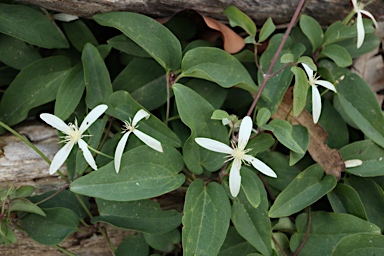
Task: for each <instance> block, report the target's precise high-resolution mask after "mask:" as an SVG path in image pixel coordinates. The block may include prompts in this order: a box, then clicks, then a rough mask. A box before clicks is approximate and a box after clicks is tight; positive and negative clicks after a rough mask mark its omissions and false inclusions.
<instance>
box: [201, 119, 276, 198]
mask: <svg viewBox="0 0 384 256" xmlns="http://www.w3.org/2000/svg"><path fill="white" fill-rule="evenodd" d="M251 131H252V119H251V118H250V117H249V116H246V117H244V119H243V121H242V122H241V125H240V131H239V141H238V143H237V147H236V145H234V143H233V144H232V146H233V148H231V147H230V146H228V145H226V144H224V143H222V142H220V141H216V140H212V139H208V138H195V141H196V143H197V144H199V145H200V146H202V147H203V148H206V149H209V150H211V151H215V152H219V153H225V154H228V155H229V156H228V157H229V159H228V160H227V161H229V160H233V163H232V167H231V170H230V173H229V189H230V191H231V194H232V196H233V197H236V196H237V195H238V194H239V191H240V185H241V176H240V169H241V164H242V162H244V163H246V164H247V163H251V164H252V165H253V167H255V168H256V169H257V170H259V171H260V172H262V173H264V174H265V175H268V176H271V177H274V178H275V177H277V175H276V173H275V172H274V171H273V170H272V169H271V168H270V167H269V166H267V165H266V164H265V163H263V162H262V161H260V160H259V159H257V158H255V157H253V156H251V155H247V154H246V153H247V152H249V151H250V150H251V149H245V146H247V143H248V140H249V137H250V136H251Z"/></svg>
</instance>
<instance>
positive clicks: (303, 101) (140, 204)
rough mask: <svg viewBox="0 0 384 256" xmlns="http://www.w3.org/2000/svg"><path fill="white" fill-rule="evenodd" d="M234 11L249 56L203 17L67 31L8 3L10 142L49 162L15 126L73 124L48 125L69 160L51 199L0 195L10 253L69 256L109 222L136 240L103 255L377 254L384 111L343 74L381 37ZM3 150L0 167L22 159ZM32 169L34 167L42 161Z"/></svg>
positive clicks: (3, 109)
mask: <svg viewBox="0 0 384 256" xmlns="http://www.w3.org/2000/svg"><path fill="white" fill-rule="evenodd" d="M7 2H10V1H7ZM298 11H299V10H298ZM298 13H299V12H298ZM224 14H225V15H226V16H227V17H228V19H229V23H230V25H231V26H232V27H240V28H235V31H240V35H241V36H243V35H244V34H245V35H244V42H245V43H246V44H247V46H246V47H245V49H243V50H240V51H239V52H238V53H236V54H235V55H231V54H230V53H228V52H227V51H226V49H227V48H226V46H228V44H236V43H239V42H240V43H239V44H241V45H243V43H244V42H243V40H242V39H241V38H240V40H238V41H237V40H231V39H228V38H231V36H236V35H234V34H232V33H236V32H233V31H232V32H228V31H229V30H230V29H229V28H225V29H223V30H221V31H220V33H219V34H221V35H223V40H222V39H221V38H219V39H218V40H216V38H217V32H214V33H213V30H211V29H207V26H206V25H204V24H203V20H204V19H203V18H202V17H201V16H200V14H198V13H197V12H193V11H183V12H180V13H178V14H176V15H174V16H172V17H171V18H169V20H168V21H167V22H166V23H165V24H164V25H163V24H161V23H160V22H158V21H156V20H154V19H152V18H150V17H147V16H144V15H141V14H137V13H129V12H111V13H102V14H97V15H95V16H94V17H93V20H94V21H91V20H85V19H82V18H80V19H78V20H75V21H71V22H61V21H53V17H54V16H52V15H51V14H50V13H48V11H45V10H44V11H41V10H39V9H37V8H33V7H29V6H28V7H27V6H24V5H23V4H3V3H2V4H0V61H1V63H0V86H1V92H0V93H1V97H0V121H1V122H0V126H1V128H0V129H1V131H0V132H2V133H4V132H5V130H7V131H9V132H11V133H13V134H14V135H16V136H18V139H20V140H22V141H24V142H25V143H27V144H28V145H30V146H31V147H33V149H34V150H35V151H36V152H38V153H39V154H40V156H42V157H43V156H45V155H44V154H47V155H48V156H49V159H52V158H51V154H52V153H53V152H51V151H50V152H47V151H46V146H47V145H46V144H45V143H46V141H45V140H44V141H33V140H34V138H33V136H31V137H29V136H28V135H25V136H24V134H23V135H20V134H18V132H17V131H15V130H14V129H13V126H14V125H17V124H19V123H22V122H23V121H24V120H26V119H28V120H35V121H36V120H38V117H39V114H41V113H54V114H55V116H56V117H57V118H59V119H61V120H63V122H65V124H64V123H62V122H61V121H59V120H58V119H57V118H53V117H51V116H50V117H51V120H48V121H47V122H48V123H49V124H50V125H54V128H59V130H60V134H59V139H60V141H61V144H63V147H61V151H60V152H59V153H58V154H56V155H55V157H54V158H53V162H54V163H57V159H60V160H62V161H61V162H60V164H61V163H63V162H66V171H65V172H61V170H62V168H59V171H58V172H57V173H58V175H60V176H61V182H65V185H62V186H61V187H55V188H54V189H52V188H51V187H49V188H48V189H47V190H49V191H48V192H47V193H44V194H39V193H40V190H36V193H37V195H35V194H34V192H35V189H34V187H33V186H22V187H16V184H17V183H16V182H17V181H14V182H15V184H12V182H11V181H10V182H9V183H10V184H9V185H8V186H7V187H1V188H0V201H1V202H0V203H1V204H0V244H2V245H10V244H13V243H15V242H16V235H15V232H14V229H15V228H16V227H20V228H21V229H22V230H24V231H25V232H26V234H27V235H28V236H29V237H30V238H32V239H34V240H35V241H36V242H38V243H40V244H43V245H47V246H55V247H56V248H58V249H60V250H62V251H64V249H63V248H61V247H60V246H59V244H60V243H61V242H62V241H63V240H65V239H66V237H67V236H68V235H70V234H71V233H73V232H77V231H82V230H83V229H85V228H87V230H91V232H94V233H97V234H99V233H101V234H102V235H103V236H104V237H105V238H107V239H106V240H108V238H109V237H111V236H109V235H108V234H107V233H106V232H107V231H106V230H109V229H104V227H105V226H107V225H112V226H114V227H117V228H120V229H124V230H131V231H133V232H132V234H130V235H128V236H127V237H126V238H125V239H124V240H123V239H121V240H123V242H121V244H120V245H118V246H117V247H114V245H112V243H109V242H110V241H106V244H105V245H102V246H108V245H109V246H110V247H111V250H112V251H114V253H115V255H118V256H119V255H126V254H127V252H129V255H143V256H145V255H160V254H167V255H180V254H183V255H207V256H215V255H221V256H230V255H241V256H242V255H244V256H254V255H315V256H317V255H319V256H320V255H373V254H375V255H381V254H383V250H384V248H383V246H382V244H383V235H382V234H381V233H382V231H383V230H384V217H383V212H384V203H383V202H384V192H383V181H384V180H383V177H382V176H384V170H383V157H384V116H383V111H382V108H381V107H382V106H380V105H379V104H378V102H377V100H376V97H375V94H374V93H373V92H372V88H371V87H370V86H369V85H368V84H367V82H366V81H364V80H363V79H362V78H361V77H360V76H359V75H358V74H356V73H352V71H351V70H350V69H351V68H350V66H351V65H352V63H355V62H354V61H355V59H356V58H357V57H360V56H362V55H363V54H366V53H368V52H370V51H372V50H374V49H375V48H377V46H378V45H379V43H380V41H381V39H380V38H379V37H378V36H377V35H375V28H374V26H373V23H372V21H370V20H369V19H366V18H364V19H363V24H362V25H363V26H364V29H365V39H364V43H363V44H362V45H361V47H359V48H357V47H356V43H357V36H358V34H357V30H356V25H355V23H357V22H358V20H356V21H355V22H354V24H352V23H351V22H350V19H351V18H352V17H353V15H355V14H354V13H353V12H352V13H351V15H350V16H348V17H347V18H346V19H345V20H344V21H343V22H340V21H336V22H334V23H333V24H331V25H329V26H328V27H323V26H321V25H320V24H319V23H318V22H317V21H316V20H315V19H314V18H312V17H310V16H307V15H301V17H300V20H299V21H298V24H297V26H296V27H293V28H292V27H289V28H288V30H287V31H290V30H291V29H292V33H290V35H288V34H283V33H285V29H282V28H278V29H277V30H276V26H275V24H274V22H273V21H272V19H271V18H268V19H266V20H265V22H264V24H263V25H262V26H261V27H260V30H257V28H256V25H255V23H254V21H253V20H252V19H251V18H250V17H248V16H247V14H246V13H244V12H242V11H240V10H239V9H237V8H236V7H234V6H230V7H228V8H227V9H226V10H225V11H224ZM342 18H343V17H340V19H342ZM54 22H55V23H56V24H55V23H54ZM294 23H295V22H292V23H290V24H294ZM279 25H280V24H279ZM322 25H323V24H322ZM289 26H291V25H289ZM61 29H62V30H63V31H61ZM241 31H243V32H241ZM244 31H245V33H244ZM258 31H259V33H258V34H257V32H258ZM275 31H276V32H275ZM227 33H229V34H227ZM228 35H230V36H228ZM360 36H361V35H360ZM212 38H215V40H209V41H206V40H207V39H212ZM223 41H224V47H223ZM63 48H68V49H63ZM223 48H224V49H223ZM364 58H365V59H367V58H366V56H364ZM368 61H369V60H368ZM303 64H306V65H307V66H308V67H310V68H311V69H312V70H313V71H314V72H316V73H317V74H318V75H317V74H316V75H315V76H313V77H312V78H311V77H309V75H307V74H306V72H305V71H304V65H303ZM365 71H366V70H362V71H361V72H363V73H364V72H365ZM320 77H321V78H320ZM317 79H318V80H317ZM320 80H323V81H324V80H326V81H329V82H331V83H332V84H334V85H335V88H336V92H335V93H334V94H329V93H326V92H327V90H326V89H324V87H323V86H321V85H322V84H321V83H322V81H320ZM310 85H311V86H310ZM316 85H319V87H318V89H319V93H320V96H319V97H317V98H316V97H314V98H311V97H310V96H311V93H308V89H311V88H314V86H316ZM314 93H316V91H315V92H314ZM315 96H316V95H315ZM312 101H313V102H312ZM100 104H105V106H100ZM100 107H101V108H100ZM106 107H108V108H107V109H106V110H105V111H104V110H103V111H102V112H99V113H95V112H94V111H92V110H94V109H96V108H97V109H98V110H100V109H105V108H106ZM311 109H312V111H311ZM313 109H321V113H322V114H321V116H320V119H319V124H314V123H313V117H312V116H311V113H313ZM89 113H91V114H89ZM87 114H88V115H87ZM47 116H49V115H42V117H43V119H44V121H46V117H47ZM84 120H85V121H86V122H85V123H86V124H87V125H85V126H88V127H85V126H84V125H83V126H81V127H77V125H78V124H81V123H82V122H83V121H84ZM67 122H71V123H69V124H68V125H67ZM85 123H84V124H85ZM16 129H17V130H18V128H16ZM26 137H28V139H27V138H26ZM49 137H51V135H50V134H49ZM29 140H31V141H32V142H33V143H34V144H36V146H37V147H35V146H34V145H33V143H31V141H29ZM4 141H5V143H4V145H2V148H3V151H4V152H3V156H4V158H6V159H10V160H11V161H19V159H15V160H14V157H16V154H14V153H13V152H9V151H8V150H9V147H8V145H7V143H8V140H4ZM47 141H49V142H47V143H52V142H51V138H49V139H47ZM43 143H44V147H42V144H43ZM54 143H56V142H54ZM83 143H86V144H87V145H86V146H84V145H83ZM48 145H49V148H50V147H51V146H50V145H51V144H48ZM86 147H87V148H88V149H89V150H90V153H87V148H86ZM39 148H40V150H41V149H42V150H43V152H40V151H39ZM52 148H56V147H52ZM68 148H70V149H71V151H70V152H69V151H67V152H66V151H65V150H66V149H68ZM79 149H80V150H79ZM84 152H85V153H84ZM67 155H68V157H67ZM120 155H121V158H120ZM91 156H92V157H91ZM25 157H26V158H27V160H26V161H25V162H23V165H25V168H28V170H29V169H34V168H35V166H34V163H35V158H36V156H33V155H32V154H29V153H28V154H26V156H25ZM64 157H66V159H63V158H64ZM45 158H46V157H45ZM92 158H94V159H95V164H96V167H95V166H94V164H93V163H92V162H90V159H92ZM49 159H48V158H46V161H47V162H48V163H49V164H50V161H49ZM30 162H32V163H33V164H31V165H29V163H30ZM49 164H47V165H46V166H45V167H46V168H47V171H48V165H49ZM116 165H120V168H119V172H117V170H116V169H115V168H117V167H115V166H116ZM39 166H40V165H39ZM23 167H24V166H23ZM90 167H92V168H90ZM39 168H40V167H39ZM31 171H33V170H31ZM44 171H45V170H44ZM229 173H230V177H228V176H229ZM275 174H276V175H277V177H275V176H276V175H275ZM16 175H20V174H19V173H17V174H16ZM39 175H40V174H39ZM55 177H56V176H52V177H51V179H56V178H55ZM36 178H37V179H40V178H41V176H38V177H36ZM55 184H56V183H55ZM236 189H238V190H239V192H238V194H236V195H235V194H233V192H234V191H236V193H237V190H236ZM85 226H87V227H85ZM90 235H91V236H92V235H94V234H90ZM68 250H70V249H68ZM67 254H71V252H67Z"/></svg>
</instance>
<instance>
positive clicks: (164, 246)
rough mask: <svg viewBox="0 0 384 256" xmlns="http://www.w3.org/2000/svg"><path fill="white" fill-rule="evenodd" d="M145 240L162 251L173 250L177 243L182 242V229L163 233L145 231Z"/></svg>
mask: <svg viewBox="0 0 384 256" xmlns="http://www.w3.org/2000/svg"><path fill="white" fill-rule="evenodd" d="M144 238H145V241H146V242H147V243H148V244H149V245H150V246H151V247H152V248H153V249H156V250H159V251H162V252H171V251H173V250H174V249H175V244H178V243H180V231H179V230H178V229H174V230H172V231H170V232H167V233H163V234H148V233H144Z"/></svg>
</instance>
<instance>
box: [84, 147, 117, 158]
mask: <svg viewBox="0 0 384 256" xmlns="http://www.w3.org/2000/svg"><path fill="white" fill-rule="evenodd" d="M88 148H89V149H90V150H92V151H93V152H95V153H97V154H99V155H101V156H104V157H107V158H110V159H113V156H110V155H107V154H105V153H103V152H101V151H99V150H97V149H95V148H93V147H91V146H89V145H88Z"/></svg>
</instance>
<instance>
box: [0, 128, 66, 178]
mask: <svg viewBox="0 0 384 256" xmlns="http://www.w3.org/2000/svg"><path fill="white" fill-rule="evenodd" d="M0 125H1V126H2V127H3V128H5V129H6V130H7V131H9V132H10V133H12V134H13V135H15V136H16V137H17V138H19V139H20V140H22V141H23V142H24V143H25V144H27V145H28V146H29V147H31V148H32V149H33V150H34V151H35V152H36V153H37V154H39V155H40V156H41V157H42V158H43V159H44V160H45V161H46V162H47V163H48V164H49V165H50V164H51V160H49V159H48V157H47V156H46V155H44V153H43V152H41V151H40V149H38V148H37V147H36V146H35V145H33V144H32V143H31V142H30V141H29V140H28V139H27V138H25V137H24V136H22V135H21V134H19V133H18V132H17V131H15V130H13V129H12V128H11V127H9V126H8V125H6V124H5V123H3V122H1V121H0ZM57 173H58V174H59V175H60V177H61V178H62V179H63V180H64V181H65V182H66V183H69V180H68V179H67V177H65V175H64V174H63V173H62V172H61V171H59V170H57Z"/></svg>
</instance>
